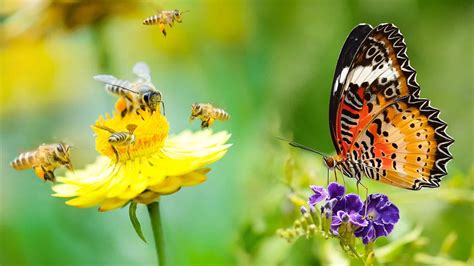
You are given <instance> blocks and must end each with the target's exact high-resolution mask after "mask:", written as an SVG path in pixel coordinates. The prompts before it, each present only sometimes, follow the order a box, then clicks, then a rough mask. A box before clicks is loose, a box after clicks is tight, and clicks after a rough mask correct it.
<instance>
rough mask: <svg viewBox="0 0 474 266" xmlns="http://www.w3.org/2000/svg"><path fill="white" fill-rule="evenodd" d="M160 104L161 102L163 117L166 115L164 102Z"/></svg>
mask: <svg viewBox="0 0 474 266" xmlns="http://www.w3.org/2000/svg"><path fill="white" fill-rule="evenodd" d="M160 102H161V106H163V115H166V110H165V102H164V101H160Z"/></svg>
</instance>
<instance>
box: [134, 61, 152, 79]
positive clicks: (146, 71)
mask: <svg viewBox="0 0 474 266" xmlns="http://www.w3.org/2000/svg"><path fill="white" fill-rule="evenodd" d="M133 73H135V75H137V76H138V77H139V78H141V79H143V80H144V81H146V82H151V76H150V68H149V67H148V65H147V64H146V63H144V62H138V63H136V64H135V66H133Z"/></svg>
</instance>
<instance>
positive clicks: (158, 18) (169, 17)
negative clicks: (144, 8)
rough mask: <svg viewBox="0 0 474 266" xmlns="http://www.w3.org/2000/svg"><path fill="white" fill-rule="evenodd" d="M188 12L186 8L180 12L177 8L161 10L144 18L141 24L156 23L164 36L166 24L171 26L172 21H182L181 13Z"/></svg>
mask: <svg viewBox="0 0 474 266" xmlns="http://www.w3.org/2000/svg"><path fill="white" fill-rule="evenodd" d="M186 12H189V11H188V10H186V11H183V12H180V11H179V10H178V9H175V10H170V11H165V10H164V11H161V12H160V13H159V14H158V15H154V16H151V17H149V18H146V19H145V20H144V21H143V25H155V24H158V26H159V27H160V31H161V32H162V33H163V35H164V36H165V37H166V29H165V27H166V25H168V26H169V27H170V28H172V27H173V25H174V22H175V21H176V22H178V23H181V22H183V18H182V17H181V16H182V15H183V13H186Z"/></svg>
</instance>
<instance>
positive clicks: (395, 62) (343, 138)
mask: <svg viewBox="0 0 474 266" xmlns="http://www.w3.org/2000/svg"><path fill="white" fill-rule="evenodd" d="M356 29H357V28H356ZM343 51H344V49H343ZM344 72H347V74H344ZM336 74H337V73H336ZM343 77H344V79H343ZM334 83H335V84H334V87H333V95H332V97H331V103H332V102H333V101H334V102H335V103H338V105H337V107H333V108H332V109H331V110H330V112H331V115H330V118H332V119H331V120H330V123H331V125H332V127H334V129H333V130H331V132H332V138H333V141H334V142H335V146H336V147H337V148H336V149H337V151H338V155H339V157H340V158H341V159H342V160H344V159H347V157H349V156H351V157H352V158H360V159H361V160H363V165H362V166H364V167H363V169H365V170H364V171H365V174H366V175H367V176H369V177H372V178H374V179H378V180H380V181H382V182H386V183H390V184H392V185H396V186H400V187H405V188H412V189H420V188H421V187H423V186H425V187H427V186H430V187H433V186H437V183H438V182H439V179H440V178H441V177H442V176H444V175H445V174H446V168H445V167H446V163H447V161H449V160H450V159H451V158H452V156H451V154H450V153H449V151H448V146H449V145H450V144H451V143H452V142H453V140H452V139H451V138H450V137H449V136H448V135H447V134H446V133H445V128H446V124H445V123H444V122H443V121H441V120H440V119H439V118H438V113H439V111H438V110H436V109H434V108H432V107H430V106H429V102H428V101H427V100H425V99H419V98H418V94H419V90H420V88H419V85H418V84H417V83H416V72H415V70H414V69H413V68H412V67H411V66H410V65H409V60H408V57H407V55H406V45H405V42H404V39H403V36H402V35H401V33H400V31H399V29H398V28H397V27H395V26H394V25H392V24H381V25H379V26H377V27H376V28H374V29H373V30H371V31H370V33H368V35H367V36H366V38H365V39H364V40H363V42H362V43H361V44H360V46H359V48H358V49H357V52H356V53H355V54H354V58H353V59H352V62H351V65H350V67H349V68H346V70H345V69H344V68H343V69H342V70H341V74H339V77H338V78H336V79H335V82H334ZM407 110H410V111H409V113H410V114H411V115H410V117H411V116H413V117H412V118H411V119H415V120H416V121H419V122H417V123H418V124H419V125H418V124H416V123H415V128H416V130H415V129H414V128H412V127H411V123H406V121H405V120H404V119H403V117H404V116H405V117H408V114H407V113H406V111H407ZM389 114H391V115H392V116H389ZM404 121H405V122H404ZM417 125H418V126H417ZM374 130H375V131H374ZM418 130H421V131H424V130H426V132H427V133H425V134H424V135H422V136H425V135H426V136H425V137H424V138H419V136H417V134H418V133H420V134H422V133H421V132H419V131H418ZM376 133H377V134H376ZM378 133H380V134H378ZM387 141H388V142H387ZM392 144H393V145H395V146H396V147H395V146H390V145H392ZM419 145H421V148H420V149H418V147H419ZM399 149H400V150H399ZM428 149H429V153H428V154H427V155H428V157H427V158H423V156H418V155H422V154H423V152H425V153H426V151H427V150H428ZM398 152H400V154H399V153H398ZM427 155H426V154H425V155H424V156H425V157H426V156H427ZM392 156H396V157H395V158H392ZM418 157H420V159H419V160H418ZM417 160H418V161H417ZM394 162H395V164H394ZM425 163H427V164H426V165H424V164H425ZM397 164H398V166H397ZM421 164H423V166H420V165H421ZM417 167H419V168H417ZM402 168H404V169H405V170H403V171H402V170H400V169H402ZM406 169H409V170H406ZM384 171H385V172H384ZM417 171H418V172H417Z"/></svg>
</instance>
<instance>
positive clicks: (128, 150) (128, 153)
mask: <svg viewBox="0 0 474 266" xmlns="http://www.w3.org/2000/svg"><path fill="white" fill-rule="evenodd" d="M127 155H128V159H129V160H130V159H131V157H130V145H128V146H127Z"/></svg>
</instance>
